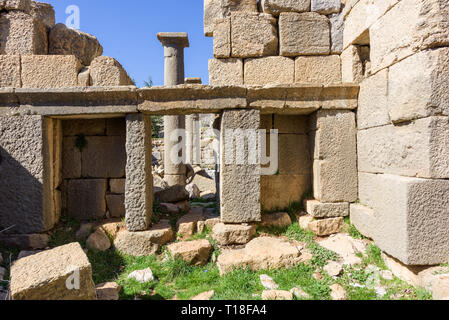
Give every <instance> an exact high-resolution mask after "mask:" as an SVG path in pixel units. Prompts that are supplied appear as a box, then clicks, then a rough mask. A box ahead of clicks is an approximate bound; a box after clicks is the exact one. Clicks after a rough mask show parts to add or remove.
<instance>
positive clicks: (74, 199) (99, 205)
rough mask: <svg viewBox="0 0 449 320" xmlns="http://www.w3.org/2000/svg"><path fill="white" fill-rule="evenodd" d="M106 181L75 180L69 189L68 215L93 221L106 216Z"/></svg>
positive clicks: (69, 183)
mask: <svg viewBox="0 0 449 320" xmlns="http://www.w3.org/2000/svg"><path fill="white" fill-rule="evenodd" d="M106 188H107V186H106V180H105V179H73V180H69V182H68V187H67V214H68V215H69V216H70V217H74V218H78V219H82V220H91V219H99V218H103V217H104V216H105V214H106V199H105V195H106Z"/></svg>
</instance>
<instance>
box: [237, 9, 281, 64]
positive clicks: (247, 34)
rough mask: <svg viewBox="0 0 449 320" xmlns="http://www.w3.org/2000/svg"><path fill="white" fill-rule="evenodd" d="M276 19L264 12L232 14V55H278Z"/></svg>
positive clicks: (245, 56)
mask: <svg viewBox="0 0 449 320" xmlns="http://www.w3.org/2000/svg"><path fill="white" fill-rule="evenodd" d="M275 25H276V19H274V18H273V17H272V16H271V15H268V14H263V13H260V14H259V13H241V12H234V13H232V14H231V48H232V53H231V56H232V57H233V58H252V57H263V56H273V55H277V52H278V45H279V41H278V37H277V30H276V27H275Z"/></svg>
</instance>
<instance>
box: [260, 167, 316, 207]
mask: <svg viewBox="0 0 449 320" xmlns="http://www.w3.org/2000/svg"><path fill="white" fill-rule="evenodd" d="M311 189H312V185H311V181H310V176H309V175H274V176H262V177H260V199H261V206H262V208H263V210H267V211H271V210H276V209H285V208H287V207H288V206H289V205H290V204H291V203H293V202H299V201H301V199H302V198H303V196H304V194H306V193H307V192H309V191H310V190H311Z"/></svg>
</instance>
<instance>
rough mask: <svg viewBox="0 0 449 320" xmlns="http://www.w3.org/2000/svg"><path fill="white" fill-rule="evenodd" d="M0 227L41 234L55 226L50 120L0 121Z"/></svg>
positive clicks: (27, 117)
mask: <svg viewBox="0 0 449 320" xmlns="http://www.w3.org/2000/svg"><path fill="white" fill-rule="evenodd" d="M0 132H1V135H0V177H1V181H2V183H1V187H0V203H1V204H2V205H1V206H0V226H2V227H4V228H7V227H9V226H12V225H14V226H15V227H14V228H13V229H11V230H10V232H11V233H17V234H20V233H24V234H27V233H41V232H45V231H48V230H50V229H51V228H52V227H53V225H54V223H55V222H56V221H55V220H56V213H55V212H54V211H53V209H52V197H53V195H52V192H53V191H52V181H53V180H52V179H53V174H54V173H53V169H52V168H51V167H50V166H49V160H50V158H51V155H50V150H51V149H52V147H51V146H52V140H51V137H52V136H53V130H52V122H51V120H44V119H43V118H42V117H41V116H11V117H8V116H4V117H1V118H0Z"/></svg>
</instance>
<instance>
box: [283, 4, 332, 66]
mask: <svg viewBox="0 0 449 320" xmlns="http://www.w3.org/2000/svg"><path fill="white" fill-rule="evenodd" d="M298 34H300V35H301V36H300V37H298ZM279 35H280V36H279V37H280V54H281V55H282V56H287V57H295V56H300V55H322V54H324V55H327V54H329V53H330V24H329V19H328V18H326V17H325V16H321V15H319V14H318V13H314V12H307V13H281V15H280V18H279Z"/></svg>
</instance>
